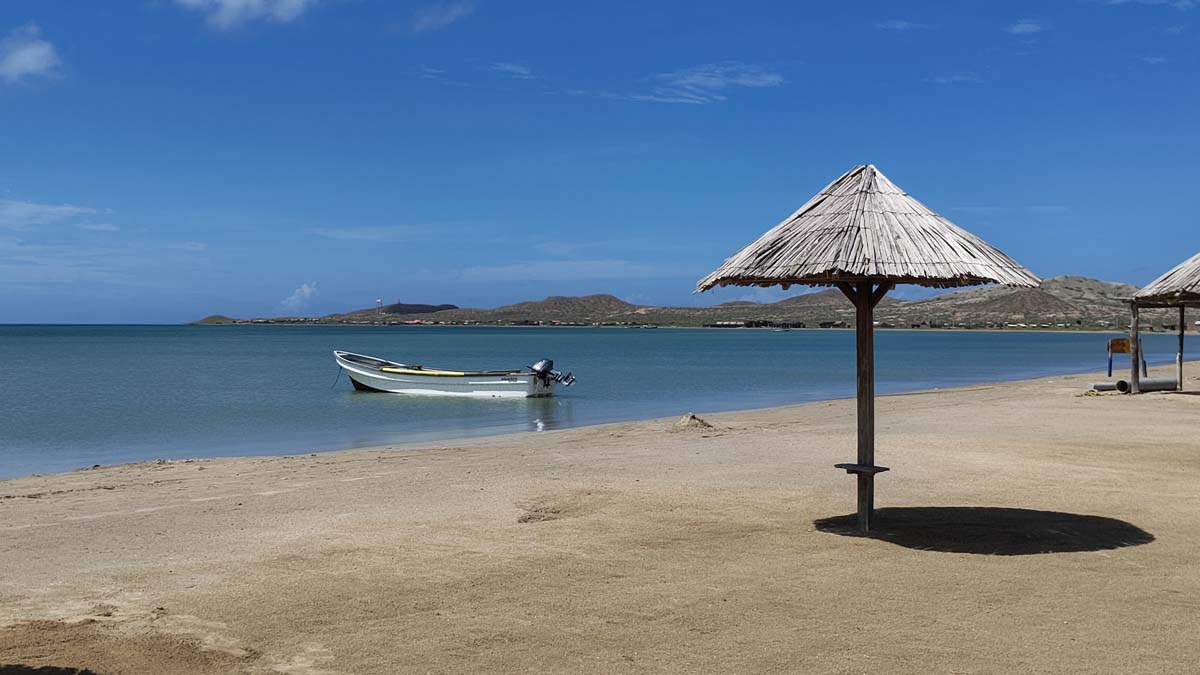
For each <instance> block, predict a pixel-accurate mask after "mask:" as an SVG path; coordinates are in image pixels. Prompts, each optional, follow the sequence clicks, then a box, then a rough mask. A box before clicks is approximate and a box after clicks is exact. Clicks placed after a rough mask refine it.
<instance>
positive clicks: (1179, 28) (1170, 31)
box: [1167, 25, 1187, 35]
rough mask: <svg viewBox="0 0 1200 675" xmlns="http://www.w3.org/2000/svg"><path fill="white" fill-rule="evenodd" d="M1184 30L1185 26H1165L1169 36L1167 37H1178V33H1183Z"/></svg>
mask: <svg viewBox="0 0 1200 675" xmlns="http://www.w3.org/2000/svg"><path fill="white" fill-rule="evenodd" d="M1186 28H1187V26H1182V25H1180V26H1167V34H1169V35H1179V34H1180V33H1182V32H1183V31H1184V29H1186Z"/></svg>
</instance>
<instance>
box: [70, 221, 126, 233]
mask: <svg viewBox="0 0 1200 675" xmlns="http://www.w3.org/2000/svg"><path fill="white" fill-rule="evenodd" d="M79 229H81V230H90V231H92V232H116V231H117V230H119V229H121V228H119V227H117V226H116V225H113V224H112V223H80V224H79Z"/></svg>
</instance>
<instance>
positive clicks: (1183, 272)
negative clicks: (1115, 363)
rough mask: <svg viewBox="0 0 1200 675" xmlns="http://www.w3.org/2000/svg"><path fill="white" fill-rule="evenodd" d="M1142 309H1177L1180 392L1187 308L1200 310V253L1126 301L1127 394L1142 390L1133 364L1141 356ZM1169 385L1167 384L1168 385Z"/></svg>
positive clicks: (1138, 375)
mask: <svg viewBox="0 0 1200 675" xmlns="http://www.w3.org/2000/svg"><path fill="white" fill-rule="evenodd" d="M1143 307H1146V308H1149V307H1178V308H1179V351H1178V352H1177V354H1176V356H1175V378H1176V379H1175V388H1176V389H1177V390H1179V391H1182V390H1183V336H1184V332H1185V331H1186V330H1187V308H1188V307H1200V253H1197V254H1196V255H1194V256H1192V257H1190V258H1188V259H1187V260H1184V261H1183V262H1181V263H1179V264H1178V265H1176V266H1175V267H1172V268H1171V269H1170V271H1168V272H1167V273H1166V274H1164V275H1162V276H1161V277H1159V278H1157V279H1155V280H1154V281H1151V282H1150V283H1149V284H1147V285H1146V287H1145V288H1143V289H1141V290H1139V291H1138V292H1137V293H1134V294H1133V298H1132V299H1131V300H1130V302H1129V313H1130V315H1131V321H1130V324H1129V332H1130V335H1129V336H1130V338H1131V339H1130V341H1129V343H1130V345H1131V346H1132V351H1133V363H1134V364H1135V367H1134V368H1133V370H1132V372H1131V373H1130V378H1129V383H1130V389H1129V391H1130V393H1134V394H1136V393H1138V392H1139V391H1141V388H1142V387H1141V377H1140V374H1139V373H1138V369H1137V367H1136V364H1137V362H1138V359H1139V358H1140V357H1141V354H1140V353H1139V352H1140V351H1141V343H1140V342H1138V320H1139V317H1138V314H1139V310H1140V309H1142V308H1143ZM1168 386H1169V385H1168Z"/></svg>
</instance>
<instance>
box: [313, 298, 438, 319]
mask: <svg viewBox="0 0 1200 675" xmlns="http://www.w3.org/2000/svg"><path fill="white" fill-rule="evenodd" d="M451 309H458V305H421V304H408V303H403V302H397V303H393V304H390V305H384V306H383V307H368V308H366V309H356V310H354V311H351V312H346V313H344V314H330V315H329V316H327V317H324V318H326V319H329V320H331V321H338V320H344V321H355V320H368V321H369V320H371V319H372V318H378V317H379V315H380V314H431V313H433V312H444V311H447V310H451Z"/></svg>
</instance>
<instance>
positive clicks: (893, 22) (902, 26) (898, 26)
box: [875, 19, 930, 30]
mask: <svg viewBox="0 0 1200 675" xmlns="http://www.w3.org/2000/svg"><path fill="white" fill-rule="evenodd" d="M875 27H876V28H878V29H880V30H921V29H923V28H929V27H930V26H929V24H926V23H915V22H912V21H903V20H901V19H890V20H888V21H878V22H876V23H875Z"/></svg>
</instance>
